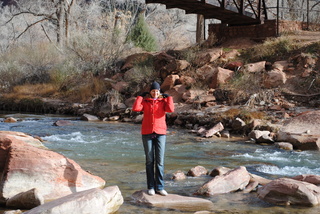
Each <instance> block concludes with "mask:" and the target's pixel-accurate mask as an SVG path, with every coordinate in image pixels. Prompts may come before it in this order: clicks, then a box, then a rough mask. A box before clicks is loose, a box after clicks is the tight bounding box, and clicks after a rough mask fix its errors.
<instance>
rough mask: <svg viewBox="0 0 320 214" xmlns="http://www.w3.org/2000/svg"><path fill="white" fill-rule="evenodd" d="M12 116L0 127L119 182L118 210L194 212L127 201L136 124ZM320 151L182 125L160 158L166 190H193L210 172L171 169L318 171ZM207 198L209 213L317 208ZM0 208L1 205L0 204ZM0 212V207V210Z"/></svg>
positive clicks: (137, 157)
mask: <svg viewBox="0 0 320 214" xmlns="http://www.w3.org/2000/svg"><path fill="white" fill-rule="evenodd" d="M6 117H14V118H16V119H19V121H18V122H17V123H4V122H1V123H0V130H8V131H20V132H24V133H28V134H31V135H36V136H40V137H41V138H42V139H44V140H45V142H44V145H45V146H46V147H48V148H49V149H51V150H53V151H56V152H58V153H61V154H63V155H65V156H67V157H68V158H71V159H73V160H75V161H76V162H77V163H79V164H80V165H81V167H82V168H83V169H85V170H88V171H90V172H91V173H93V174H94V175H97V176H100V177H102V178H103V179H105V180H106V182H107V186H111V185H117V186H119V188H120V190H121V193H122V195H123V197H124V200H125V202H124V204H123V205H122V206H121V207H120V209H119V211H118V213H120V214H124V213H126V214H127V213H150V214H160V213H161V214H162V213H163V214H167V213H172V214H175V213H181V212H183V213H194V211H197V208H195V209H194V210H192V209H190V208H186V209H185V210H184V209H183V210H180V211H179V210H174V209H165V208H152V207H147V206H142V205H137V204H134V203H133V202H132V198H131V195H132V194H133V193H134V192H135V191H138V190H141V189H146V181H145V170H144V153H143V147H142V143H141V135H140V125H139V124H130V123H118V122H86V121H81V120H79V118H77V117H66V116H59V115H34V114H13V113H12V114H2V115H1V118H6ZM57 120H69V121H70V122H72V124H73V125H71V126H63V127H57V126H53V123H54V122H55V121H57ZM319 160H320V155H319V152H317V151H303V152H297V151H285V150H280V149H277V148H275V147H273V146H261V145H256V144H253V143H246V142H243V141H223V140H218V139H213V138H212V139H204V140H203V139H202V140H199V138H197V137H196V136H195V135H193V134H189V133H188V132H187V130H181V129H174V128H169V130H168V136H167V147H166V159H165V173H166V178H165V185H166V190H167V191H168V192H169V193H173V194H180V195H184V196H193V193H194V192H195V191H196V190H197V189H198V188H199V187H200V186H201V185H202V184H203V183H204V182H206V181H207V180H209V179H210V177H206V176H204V177H200V178H187V179H186V180H183V181H173V180H171V179H170V177H171V175H172V173H174V172H176V171H178V170H182V171H184V172H187V171H188V170H189V169H191V168H192V167H194V166H197V165H201V166H204V167H206V168H207V169H208V170H209V171H211V170H212V169H214V168H215V167H218V166H224V167H229V168H235V167H238V166H245V167H246V168H247V170H248V171H249V172H250V173H254V174H257V175H260V176H263V177H265V178H269V179H275V178H278V177H290V176H295V175H299V174H316V175H320V165H319ZM205 198H206V199H208V200H211V201H212V202H213V204H214V205H213V208H212V209H211V210H210V211H211V212H212V213H259V214H262V213H290V214H291V213H306V214H316V213H320V206H319V207H309V208H306V207H283V206H275V205H271V204H268V203H265V202H263V201H261V200H260V199H258V198H257V197H256V193H250V194H243V193H230V194H222V195H218V196H212V197H205ZM2 210H3V209H2ZM1 212H3V211H1V210H0V213H1Z"/></svg>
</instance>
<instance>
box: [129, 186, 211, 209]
mask: <svg viewBox="0 0 320 214" xmlns="http://www.w3.org/2000/svg"><path fill="white" fill-rule="evenodd" d="M132 198H133V199H134V203H136V204H145V205H151V206H154V207H162V208H168V209H175V210H181V211H187V212H190V211H193V212H195V211H202V210H211V209H212V208H213V204H212V202H211V201H210V200H206V199H203V198H196V197H186V196H181V195H176V194H169V195H167V196H165V197H163V196H161V195H158V194H156V195H153V196H150V195H148V194H147V192H146V191H143V190H140V191H137V192H135V193H133V195H132Z"/></svg>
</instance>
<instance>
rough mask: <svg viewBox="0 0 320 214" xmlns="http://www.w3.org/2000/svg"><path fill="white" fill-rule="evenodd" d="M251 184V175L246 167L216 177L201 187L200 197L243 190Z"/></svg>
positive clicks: (199, 190) (198, 192)
mask: <svg viewBox="0 0 320 214" xmlns="http://www.w3.org/2000/svg"><path fill="white" fill-rule="evenodd" d="M249 182H250V174H249V172H248V171H247V169H246V168H245V167H244V166H241V167H238V168H236V169H233V170H230V171H229V172H227V173H226V174H224V175H218V176H215V177H214V178H213V179H211V180H210V181H208V182H206V183H205V184H204V185H203V186H202V187H200V188H199V189H198V190H197V192H196V194H198V195H216V194H223V193H229V192H234V191H237V190H243V189H244V188H245V187H246V186H247V185H248V184H249Z"/></svg>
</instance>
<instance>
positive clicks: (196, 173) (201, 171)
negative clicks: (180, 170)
mask: <svg viewBox="0 0 320 214" xmlns="http://www.w3.org/2000/svg"><path fill="white" fill-rule="evenodd" d="M207 174H208V170H207V169H206V168H205V167H203V166H196V167H193V168H192V169H190V170H189V171H188V173H187V176H192V177H200V176H201V175H207Z"/></svg>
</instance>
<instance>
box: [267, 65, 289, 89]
mask: <svg viewBox="0 0 320 214" xmlns="http://www.w3.org/2000/svg"><path fill="white" fill-rule="evenodd" d="M264 78H265V79H264V82H263V84H264V87H265V88H277V87H279V86H282V85H284V84H285V83H286V81H287V77H286V74H285V73H284V72H283V71H280V70H278V69H274V70H271V71H269V72H267V73H266V74H265V77H264Z"/></svg>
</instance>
